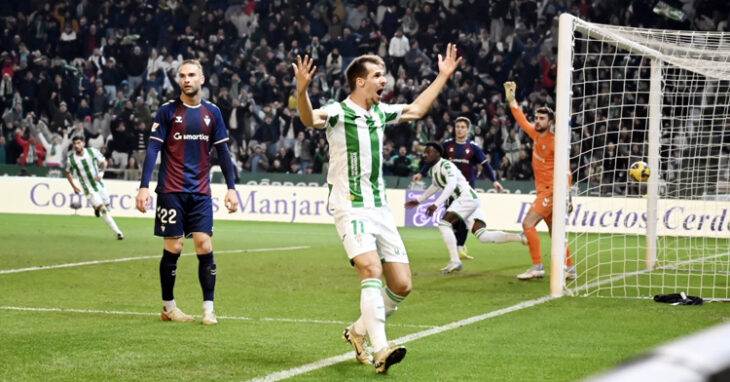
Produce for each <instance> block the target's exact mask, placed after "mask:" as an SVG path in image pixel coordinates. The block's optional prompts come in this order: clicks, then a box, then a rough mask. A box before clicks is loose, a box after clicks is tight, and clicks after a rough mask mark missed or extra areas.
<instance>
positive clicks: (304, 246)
mask: <svg viewBox="0 0 730 382" xmlns="http://www.w3.org/2000/svg"><path fill="white" fill-rule="evenodd" d="M305 248H309V246H308V245H303V246H296V247H280V248H253V249H230V250H223V251H213V253H248V252H274V251H292V250H297V249H305ZM195 254H196V253H195V252H188V253H183V254H182V255H181V256H192V255H195ZM159 258H160V255H153V256H134V257H122V258H120V259H109V260H91V261H81V262H78V263H66V264H56V265H41V266H38V267H28V268H18V269H2V270H0V275H2V274H8V273H20V272H31V271H42V270H46V269H57V268H70V267H79V266H82V265H94V264H107V263H122V262H125V261H135V260H148V259H159Z"/></svg>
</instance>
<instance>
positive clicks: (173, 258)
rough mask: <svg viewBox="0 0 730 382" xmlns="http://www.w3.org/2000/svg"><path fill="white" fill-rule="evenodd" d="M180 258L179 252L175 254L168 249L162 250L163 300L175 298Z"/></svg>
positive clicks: (161, 282)
mask: <svg viewBox="0 0 730 382" xmlns="http://www.w3.org/2000/svg"><path fill="white" fill-rule="evenodd" d="M179 258H180V254H179V253H178V254H174V253H172V252H169V251H167V250H164V249H163V250H162V260H160V284H161V285H162V300H163V301H172V300H174V299H175V297H174V295H173V293H172V291H173V289H175V275H176V274H177V259H179Z"/></svg>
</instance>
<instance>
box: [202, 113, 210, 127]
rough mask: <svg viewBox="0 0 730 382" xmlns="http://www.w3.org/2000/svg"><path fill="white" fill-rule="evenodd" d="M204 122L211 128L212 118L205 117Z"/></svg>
mask: <svg viewBox="0 0 730 382" xmlns="http://www.w3.org/2000/svg"><path fill="white" fill-rule="evenodd" d="M203 122H205V126H210V117H208V116H207V115H206V116H205V117H203Z"/></svg>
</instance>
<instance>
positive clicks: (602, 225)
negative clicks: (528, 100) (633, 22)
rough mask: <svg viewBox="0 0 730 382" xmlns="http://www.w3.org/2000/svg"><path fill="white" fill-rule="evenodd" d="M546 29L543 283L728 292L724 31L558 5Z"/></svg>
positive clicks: (607, 292) (714, 296) (608, 292)
mask: <svg viewBox="0 0 730 382" xmlns="http://www.w3.org/2000/svg"><path fill="white" fill-rule="evenodd" d="M558 39H559V48H558V78H557V87H556V96H557V97H556V113H555V119H556V121H555V122H556V123H555V126H556V129H555V140H556V143H555V176H554V179H555V188H554V196H553V197H554V200H555V203H554V204H553V206H554V207H553V240H552V250H551V254H552V258H551V294H552V295H553V296H561V295H563V294H564V293H567V294H571V295H583V296H607V297H608V296H610V297H635V298H645V297H651V296H653V295H655V294H661V293H679V292H685V293H686V294H687V295H696V296H700V297H702V298H705V299H710V300H728V299H730V34H725V33H720V32H695V31H670V30H652V29H642V28H631V27H620V26H612V25H601V24H593V23H589V22H586V21H583V20H580V19H578V18H575V17H574V16H572V15H569V14H563V15H561V16H560V29H559V36H558ZM636 161H644V162H646V163H648V167H649V169H650V171H651V175H650V177H649V179H648V181H646V182H638V181H634V180H632V179H631V178H630V177H629V176H628V170H629V167H630V165H631V164H632V163H634V162H636ZM568 173H570V174H572V186H569V185H568V178H567V177H566V176H565V174H568ZM569 200H570V202H571V204H572V207H573V211H572V212H568V208H567V206H568V201H569ZM560 201H565V202H564V203H561V202H560ZM561 238H562V240H561ZM566 245H567V246H568V247H569V248H570V251H571V255H572V258H573V259H574V262H575V266H576V271H577V273H578V277H577V278H576V280H572V281H570V282H568V283H567V284H566V283H565V282H564V281H563V280H564V277H563V274H562V273H563V265H564V264H565V250H566Z"/></svg>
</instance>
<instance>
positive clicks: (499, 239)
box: [474, 228, 522, 243]
mask: <svg viewBox="0 0 730 382" xmlns="http://www.w3.org/2000/svg"><path fill="white" fill-rule="evenodd" d="M474 236H476V237H477V238H478V239H479V241H481V242H482V243H509V242H520V241H522V237H521V236H520V235H519V234H516V233H507V232H502V231H490V230H488V229H486V228H482V229H479V230H478V231H476V232H475V233H474Z"/></svg>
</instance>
